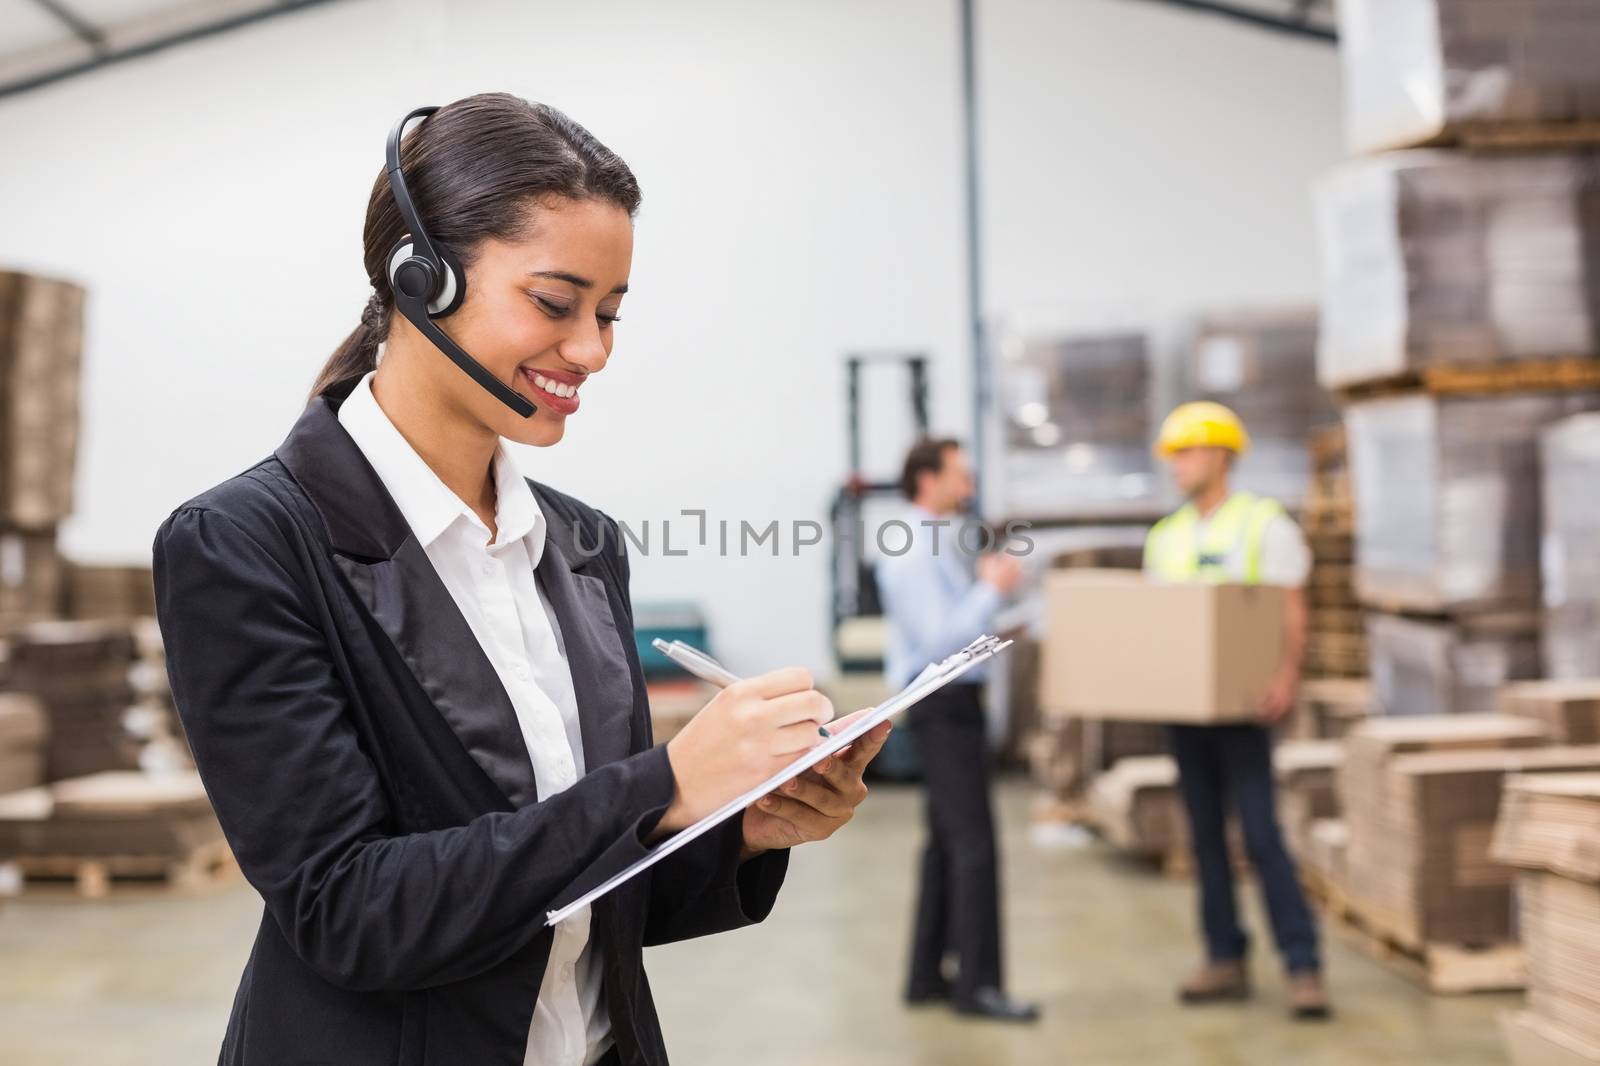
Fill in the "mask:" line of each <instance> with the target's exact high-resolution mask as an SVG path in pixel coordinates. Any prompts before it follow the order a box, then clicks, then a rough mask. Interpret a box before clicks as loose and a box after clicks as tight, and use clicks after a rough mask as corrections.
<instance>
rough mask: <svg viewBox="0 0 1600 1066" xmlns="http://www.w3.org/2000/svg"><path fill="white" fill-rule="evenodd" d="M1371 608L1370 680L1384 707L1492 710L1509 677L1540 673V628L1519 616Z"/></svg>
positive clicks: (1392, 710)
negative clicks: (1432, 614)
mask: <svg viewBox="0 0 1600 1066" xmlns="http://www.w3.org/2000/svg"><path fill="white" fill-rule="evenodd" d="M1524 618H1525V616H1512V617H1510V618H1509V619H1507V620H1506V621H1504V622H1502V621H1500V620H1499V619H1496V618H1494V617H1493V616H1487V615H1485V616H1475V615H1461V616H1458V617H1456V618H1419V617H1411V616H1407V615H1400V614H1378V613H1374V614H1373V615H1371V616H1370V617H1369V618H1368V619H1367V632H1368V634H1369V635H1370V637H1371V639H1372V683H1373V691H1374V692H1375V694H1376V699H1377V705H1378V708H1379V709H1380V711H1381V712H1382V713H1383V714H1394V715H1435V714H1454V713H1462V714H1475V713H1479V712H1485V711H1493V710H1494V709H1495V707H1496V705H1497V703H1498V701H1499V692H1500V688H1501V686H1502V685H1504V684H1505V683H1506V682H1507V681H1512V680H1515V679H1518V678H1531V677H1537V676H1538V674H1539V633H1538V630H1537V629H1536V628H1533V627H1532V626H1531V625H1529V624H1528V623H1527V622H1526V621H1524V620H1523V619H1524Z"/></svg>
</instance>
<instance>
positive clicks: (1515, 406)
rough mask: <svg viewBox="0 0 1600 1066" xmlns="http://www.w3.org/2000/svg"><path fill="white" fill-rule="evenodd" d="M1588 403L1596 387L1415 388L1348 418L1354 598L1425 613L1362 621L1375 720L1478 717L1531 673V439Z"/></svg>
mask: <svg viewBox="0 0 1600 1066" xmlns="http://www.w3.org/2000/svg"><path fill="white" fill-rule="evenodd" d="M1597 405H1600V394H1596V393H1593V392H1571V393H1566V392H1541V393H1527V394H1515V393H1512V394H1505V395H1495V396H1460V395H1451V396H1440V395H1430V394H1420V393H1419V394H1412V395H1401V396H1390V397H1384V398H1381V399H1373V400H1367V401H1362V402H1359V403H1354V404H1351V405H1350V406H1349V407H1348V408H1347V409H1346V412H1345V425H1346V427H1347V429H1348V431H1349V435H1350V456H1351V465H1352V474H1353V477H1354V483H1355V492H1356V544H1357V563H1356V588H1357V592H1358V594H1359V595H1360V596H1361V598H1362V599H1363V601H1365V602H1367V603H1368V604H1370V605H1372V606H1375V607H1380V608H1382V609H1384V610H1386V611H1391V612H1414V613H1418V614H1422V615H1426V616H1430V617H1428V618H1427V619H1417V618H1411V619H1405V618H1391V617H1385V616H1382V615H1370V616H1369V617H1368V620H1367V623H1368V630H1367V634H1368V638H1369V641H1370V645H1371V655H1372V676H1373V680H1374V682H1375V683H1376V685H1377V688H1378V700H1379V703H1380V705H1381V706H1382V707H1383V709H1384V710H1385V712H1387V713H1435V712H1439V711H1448V710H1457V711H1471V710H1483V709H1487V708H1488V707H1490V706H1491V705H1492V704H1491V701H1492V699H1493V690H1494V689H1495V688H1497V687H1498V686H1499V685H1500V684H1502V683H1503V682H1505V681H1508V680H1515V679H1519V678H1529V677H1536V676H1538V674H1539V673H1540V669H1541V663H1540V657H1539V628H1540V626H1539V612H1538V602H1539V595H1540V571H1539V557H1540V535H1541V531H1540V526H1539V514H1540V491H1539V486H1540V480H1539V451H1538V435H1539V432H1540V431H1541V429H1543V428H1544V427H1545V426H1546V425H1548V424H1549V423H1551V422H1554V421H1556V420H1558V419H1560V418H1561V417H1563V416H1565V415H1567V414H1571V413H1573V412H1576V411H1583V410H1587V409H1590V408H1593V407H1595V406H1597ZM1469 661H1470V662H1471V663H1472V664H1473V665H1472V666H1471V667H1468V665H1467V664H1468V662H1469ZM1419 689H1422V690H1426V692H1428V693H1431V694H1432V695H1430V696H1428V697H1426V698H1422V699H1420V701H1419V697H1418V690H1419ZM1451 694H1453V695H1451ZM1447 699H1451V700H1458V701H1459V702H1442V701H1445V700H1447Z"/></svg>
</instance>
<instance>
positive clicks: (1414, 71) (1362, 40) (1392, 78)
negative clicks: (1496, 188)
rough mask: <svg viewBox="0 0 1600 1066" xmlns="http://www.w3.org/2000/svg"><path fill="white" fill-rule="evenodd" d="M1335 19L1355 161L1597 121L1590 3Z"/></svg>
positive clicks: (1368, 6) (1447, 8) (1409, 8)
mask: <svg viewBox="0 0 1600 1066" xmlns="http://www.w3.org/2000/svg"><path fill="white" fill-rule="evenodd" d="M1338 13H1339V53H1340V57H1341V59H1342V61H1343V66H1344V86H1345V92H1344V97H1345V130H1346V140H1347V141H1348V143H1349V145H1350V149H1351V151H1353V152H1356V153H1362V152H1376V151H1382V150H1385V149H1391V148H1403V147H1406V146H1409V145H1416V144H1427V143H1431V142H1435V141H1440V140H1445V139H1449V138H1450V137H1452V136H1453V135H1454V134H1456V133H1458V132H1459V131H1461V130H1462V129H1464V128H1473V129H1478V130H1481V129H1483V128H1484V127H1492V126H1505V125H1519V124H1526V123H1535V122H1564V121H1570V120H1574V119H1600V67H1597V66H1596V65H1595V61H1594V57H1595V56H1596V55H1597V54H1600V5H1596V4H1593V3H1590V2H1588V0H1340V3H1339V4H1338Z"/></svg>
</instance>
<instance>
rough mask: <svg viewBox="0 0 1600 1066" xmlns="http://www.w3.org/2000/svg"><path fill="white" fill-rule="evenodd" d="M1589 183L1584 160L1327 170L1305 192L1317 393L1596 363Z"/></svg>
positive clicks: (1597, 291) (1422, 161)
mask: <svg viewBox="0 0 1600 1066" xmlns="http://www.w3.org/2000/svg"><path fill="white" fill-rule="evenodd" d="M1595 7H1596V10H1597V12H1600V5H1595ZM1597 179H1600V155H1597V154H1596V153H1595V152H1593V151H1589V152H1583V153H1572V154H1515V155H1495V156H1482V155H1466V154H1462V153H1453V152H1440V151H1415V152H1395V153H1392V154H1389V155H1385V156H1382V157H1379V158H1375V159H1364V160H1357V161H1353V162H1350V163H1346V164H1344V165H1343V166H1341V167H1340V168H1339V169H1337V170H1336V171H1334V172H1333V173H1332V174H1331V175H1329V176H1328V177H1326V178H1325V179H1324V180H1323V181H1321V182H1320V183H1319V184H1318V186H1317V189H1316V204H1317V221H1318V228H1319V240H1318V244H1319V247H1320V251H1321V256H1322V274H1323V300H1322V318H1321V326H1320V335H1319V340H1318V350H1317V373H1318V377H1319V378H1320V380H1321V381H1322V383H1323V384H1324V385H1326V386H1328V387H1329V388H1342V387H1346V386H1350V385H1355V384H1359V383H1361V382H1364V381H1371V380H1375V379H1382V378H1388V377H1393V376H1395V375H1399V374H1404V373H1406V372H1408V371H1415V370H1419V369H1422V368H1424V367H1428V366H1431V365H1435V364H1439V363H1484V362H1491V361H1504V360H1526V359H1550V358H1570V357H1578V356H1593V355H1595V354H1596V352H1597V339H1600V329H1597V322H1600V315H1597V309H1600V281H1597V279H1596V277H1595V272H1596V270H1597V269H1600V258H1597V256H1596V254H1595V251H1596V248H1597V247H1600V180H1597Z"/></svg>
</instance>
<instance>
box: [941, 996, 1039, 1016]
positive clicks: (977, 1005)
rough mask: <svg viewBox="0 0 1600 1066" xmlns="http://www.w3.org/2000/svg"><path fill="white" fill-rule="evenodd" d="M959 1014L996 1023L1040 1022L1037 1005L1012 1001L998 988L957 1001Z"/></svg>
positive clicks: (1016, 1000)
mask: <svg viewBox="0 0 1600 1066" xmlns="http://www.w3.org/2000/svg"><path fill="white" fill-rule="evenodd" d="M955 1009H956V1013H957V1014H965V1015H968V1016H970V1017H974V1018H987V1019H989V1020H990V1021H996V1022H1035V1021H1038V1020H1039V1007H1038V1005H1037V1004H1034V1003H1028V1002H1026V1001H1025V1000H1020V999H1012V998H1010V997H1009V996H1007V995H1006V994H1005V993H1004V992H1002V991H1000V990H999V989H998V988H980V989H978V990H977V991H976V992H974V993H972V995H971V996H968V997H963V998H961V999H958V1000H956V1001H955Z"/></svg>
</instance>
